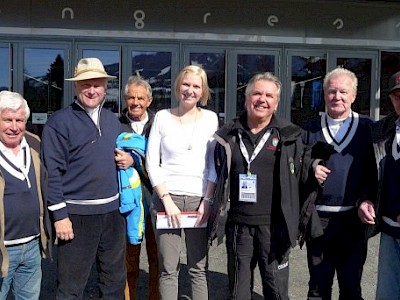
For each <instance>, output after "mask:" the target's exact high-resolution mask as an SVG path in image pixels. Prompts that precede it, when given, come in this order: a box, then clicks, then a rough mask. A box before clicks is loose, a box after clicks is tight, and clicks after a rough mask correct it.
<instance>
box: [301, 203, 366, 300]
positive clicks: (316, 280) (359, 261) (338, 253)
mask: <svg viewBox="0 0 400 300" xmlns="http://www.w3.org/2000/svg"><path fill="white" fill-rule="evenodd" d="M320 219H321V221H322V224H323V226H324V227H325V229H324V235H323V236H321V237H318V238H316V239H313V240H311V241H308V242H307V262H308V269H309V273H310V280H309V283H308V285H309V289H308V299H310V300H311V299H313V300H316V299H320V300H330V299H331V297H332V285H333V280H334V276H335V272H336V274H337V280H338V286H339V299H340V300H347V299H352V300H361V299H363V298H362V295H361V279H362V272H363V267H364V263H365V260H366V258H367V242H366V241H365V239H364V234H365V227H364V225H363V224H362V223H361V221H360V220H359V218H358V216H357V210H356V209H354V210H352V211H349V212H339V213H321V214H320Z"/></svg>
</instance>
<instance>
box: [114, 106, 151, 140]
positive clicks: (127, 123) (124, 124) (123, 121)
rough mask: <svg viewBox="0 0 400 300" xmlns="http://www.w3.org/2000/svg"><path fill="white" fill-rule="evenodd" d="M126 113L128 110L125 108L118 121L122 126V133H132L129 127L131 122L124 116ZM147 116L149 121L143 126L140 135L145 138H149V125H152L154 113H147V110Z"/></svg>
mask: <svg viewBox="0 0 400 300" xmlns="http://www.w3.org/2000/svg"><path fill="white" fill-rule="evenodd" d="M127 111H128V109H126V108H125V109H124V110H123V111H122V114H121V116H120V117H119V121H120V122H121V124H122V130H123V131H126V132H132V131H133V130H132V127H131V121H130V120H129V119H128V117H127V116H126V113H127ZM147 114H148V116H149V121H148V122H147V123H146V124H145V125H144V129H143V133H142V135H144V136H145V137H146V138H149V134H150V129H151V125H153V120H154V113H153V112H151V111H149V110H147Z"/></svg>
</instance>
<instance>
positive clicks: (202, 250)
mask: <svg viewBox="0 0 400 300" xmlns="http://www.w3.org/2000/svg"><path fill="white" fill-rule="evenodd" d="M171 197H172V200H174V202H175V204H176V205H177V206H178V208H179V209H180V210H181V211H182V212H183V211H197V209H198V207H199V205H200V200H201V199H200V197H194V196H178V195H171ZM157 211H164V205H163V204H162V203H161V200H160V199H158V197H157V194H156V193H154V194H153V209H152V217H153V221H155V219H156V214H157ZM155 232H156V241H157V248H158V258H159V266H160V296H161V298H160V299H162V300H176V299H178V290H179V288H178V287H179V285H178V277H179V271H180V255H181V252H182V251H183V249H182V248H183V247H182V238H183V232H184V237H185V244H186V256H187V268H188V272H189V276H190V281H191V287H192V298H191V299H192V300H206V299H208V283H207V271H208V243H207V235H206V229H205V228H185V229H156V231H155Z"/></svg>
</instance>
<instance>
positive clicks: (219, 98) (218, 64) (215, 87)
mask: <svg viewBox="0 0 400 300" xmlns="http://www.w3.org/2000/svg"><path fill="white" fill-rule="evenodd" d="M225 57H226V56H225V50H224V49H218V48H215V49H214V48H212V49H210V47H208V48H202V47H187V48H185V50H184V65H189V64H191V65H197V66H201V67H202V68H203V69H204V70H205V71H206V73H207V78H208V86H209V88H210V90H211V93H210V99H209V100H208V102H207V108H208V109H210V110H212V111H215V113H216V114H217V115H218V119H219V122H220V124H223V123H224V121H225Z"/></svg>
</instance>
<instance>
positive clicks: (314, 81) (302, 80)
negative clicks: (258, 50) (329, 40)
mask: <svg viewBox="0 0 400 300" xmlns="http://www.w3.org/2000/svg"><path fill="white" fill-rule="evenodd" d="M326 57H327V55H326V53H325V52H322V51H288V70H289V75H288V76H287V81H286V91H287V95H289V96H288V97H286V99H287V101H286V102H285V104H286V106H289V105H288V103H290V106H289V107H290V120H291V121H292V122H293V123H295V124H297V125H299V126H303V125H305V123H306V122H307V120H308V119H309V118H311V117H314V116H316V115H318V113H319V112H320V111H323V110H324V100H323V89H322V82H323V79H324V76H325V74H326V66H327V59H326Z"/></svg>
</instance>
